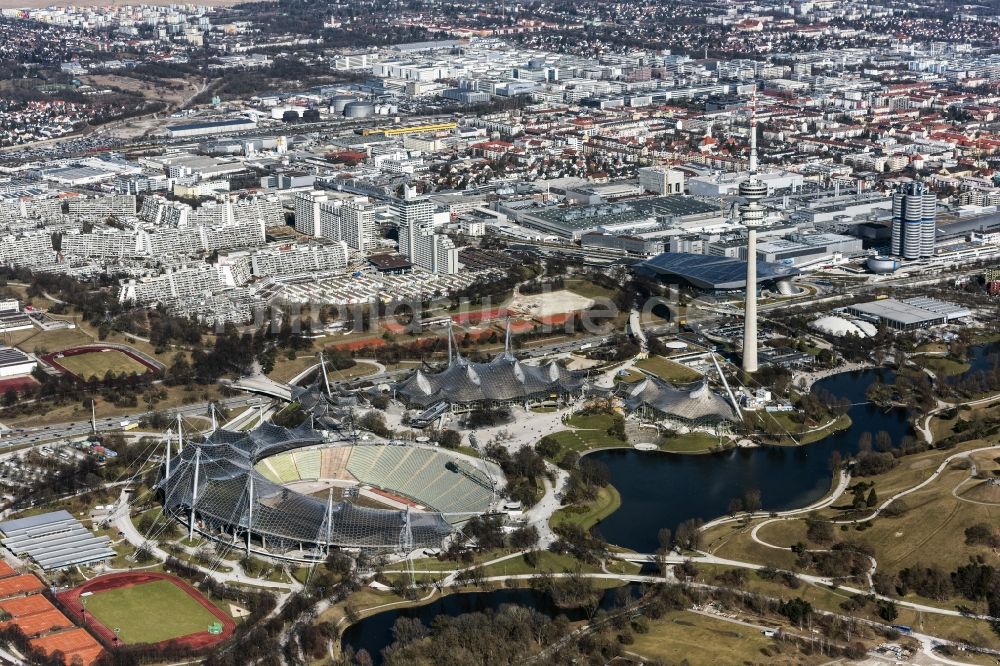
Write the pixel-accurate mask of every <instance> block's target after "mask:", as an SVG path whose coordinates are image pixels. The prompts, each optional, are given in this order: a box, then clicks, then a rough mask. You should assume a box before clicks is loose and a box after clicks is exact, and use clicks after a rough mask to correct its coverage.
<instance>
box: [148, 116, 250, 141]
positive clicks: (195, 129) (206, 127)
mask: <svg viewBox="0 0 1000 666" xmlns="http://www.w3.org/2000/svg"><path fill="white" fill-rule="evenodd" d="M252 129H257V123H256V122H254V121H253V120H250V119H249V118H229V119H227V120H206V121H204V122H200V123H184V124H182V125H171V126H170V127H168V128H167V136H168V137H170V138H171V139H183V138H185V137H190V136H211V135H215V134H225V133H227V132H245V131H248V130H252Z"/></svg>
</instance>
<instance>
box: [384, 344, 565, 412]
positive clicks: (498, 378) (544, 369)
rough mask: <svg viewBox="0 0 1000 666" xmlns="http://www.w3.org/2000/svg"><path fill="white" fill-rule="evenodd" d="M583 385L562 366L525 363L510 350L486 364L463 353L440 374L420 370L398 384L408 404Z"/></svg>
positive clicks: (521, 395)
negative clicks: (465, 356) (475, 360)
mask: <svg viewBox="0 0 1000 666" xmlns="http://www.w3.org/2000/svg"><path fill="white" fill-rule="evenodd" d="M583 384H584V380H583V379H582V378H578V377H576V376H574V375H573V373H571V372H570V371H569V370H567V369H566V368H564V367H562V366H561V365H559V364H557V363H555V362H551V363H548V364H547V365H543V366H534V365H525V364H524V363H521V362H520V361H518V360H517V358H516V357H515V356H514V355H513V354H512V353H511V352H509V351H506V352H503V353H501V354H498V355H497V356H496V357H495V358H494V359H493V360H492V361H489V362H487V363H473V362H472V361H469V360H467V359H465V358H462V357H461V356H458V357H457V359H456V360H455V361H453V362H452V363H450V364H449V365H448V367H447V368H446V369H445V370H443V371H441V372H439V373H427V372H424V371H423V370H417V371H416V373H414V374H413V375H412V376H410V377H409V378H408V379H406V380H405V381H402V382H400V383H399V384H397V385H396V392H397V393H399V394H400V395H402V397H403V398H404V399H405V400H406V402H407V403H412V404H416V405H420V406H429V405H434V404H437V403H439V402H442V401H443V402H447V403H464V402H477V401H487V402H489V401H509V400H524V399H527V398H529V397H531V396H535V395H540V394H545V393H559V394H565V393H571V392H573V391H576V390H578V389H580V387H582V386H583Z"/></svg>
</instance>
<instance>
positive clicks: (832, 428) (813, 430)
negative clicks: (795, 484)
mask: <svg viewBox="0 0 1000 666" xmlns="http://www.w3.org/2000/svg"><path fill="white" fill-rule="evenodd" d="M758 418H760V419H767V420H768V424H767V425H768V427H769V430H770V431H772V432H773V431H774V428H775V427H776V428H777V433H778V434H774V435H771V436H770V438H771V439H773V440H774V442H775V443H776V444H779V445H783V446H800V445H803V444H812V443H813V442H818V441H819V440H821V439H823V438H825V437H826V436H827V435H829V434H830V433H832V432H837V431H839V430H846V429H847V428H849V427H851V417H850V416H848V415H847V414H841V415H840V416H837V417H836V418H826V419H824V420H823V422H822V423H816V424H807V423H796V422H795V421H794V420H792V415H791V413H789V412H774V413H771V412H763V413H759V414H758ZM793 438H794V439H793Z"/></svg>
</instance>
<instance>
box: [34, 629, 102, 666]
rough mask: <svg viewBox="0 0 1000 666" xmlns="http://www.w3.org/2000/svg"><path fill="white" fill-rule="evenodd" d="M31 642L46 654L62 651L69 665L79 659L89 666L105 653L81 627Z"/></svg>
mask: <svg viewBox="0 0 1000 666" xmlns="http://www.w3.org/2000/svg"><path fill="white" fill-rule="evenodd" d="M30 642H31V647H33V648H35V649H36V650H41V651H42V652H44V653H45V654H52V653H53V652H55V651H56V650H59V651H61V652H62V653H63V654H64V655H65V656H66V663H67V664H71V663H73V659H75V658H76V657H79V658H80V660H81V661H82V662H83V663H84V664H85V666H89V665H90V664H93V663H94V662H95V661H97V658H98V657H100V656H101V653H102V652H104V648H102V647H101V644H100V643H98V642H97V641H96V640H94V637H93V636H91V635H90V634H88V633H87V631H86V629H80V628H79V627H77V628H76V629H69V630H68V631H60V632H58V633H54V634H49V635H48V636H43V637H42V638H36V639H34V640H32V641H30Z"/></svg>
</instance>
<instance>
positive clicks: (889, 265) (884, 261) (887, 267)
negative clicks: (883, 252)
mask: <svg viewBox="0 0 1000 666" xmlns="http://www.w3.org/2000/svg"><path fill="white" fill-rule="evenodd" d="M865 266H866V267H867V268H868V270H870V271H871V272H872V273H892V272H893V271H895V270H896V269H897V268H899V261H897V260H896V259H893V258H892V257H868V260H867V261H866V262H865Z"/></svg>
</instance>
